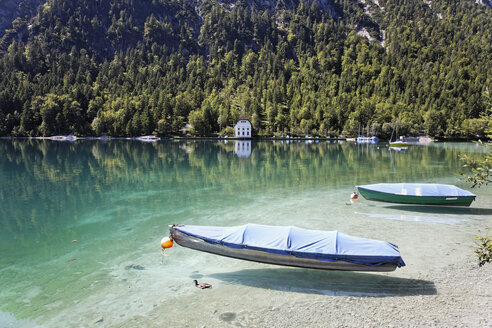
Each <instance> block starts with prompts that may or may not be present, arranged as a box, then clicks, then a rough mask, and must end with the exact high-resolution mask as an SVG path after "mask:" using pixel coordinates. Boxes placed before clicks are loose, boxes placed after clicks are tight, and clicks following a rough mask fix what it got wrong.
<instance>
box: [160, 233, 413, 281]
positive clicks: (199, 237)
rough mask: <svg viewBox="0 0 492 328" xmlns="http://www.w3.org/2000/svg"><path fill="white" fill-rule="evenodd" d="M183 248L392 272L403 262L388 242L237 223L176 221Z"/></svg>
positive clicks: (327, 267)
mask: <svg viewBox="0 0 492 328" xmlns="http://www.w3.org/2000/svg"><path fill="white" fill-rule="evenodd" d="M169 231H170V232H171V237H172V239H173V240H174V241H176V242H177V243H178V244H179V245H180V246H183V247H188V248H191V249H195V250H199V251H203V252H208V253H212V254H216V255H221V256H226V257H232V258H237V259H242V260H248V261H254V262H261V263H268V264H276V265H283V266H293V267H303V268H311V269H323V270H344V271H379V272H388V271H394V270H395V269H396V268H397V267H402V266H404V265H405V263H404V262H403V259H402V258H401V256H400V252H399V250H398V246H396V245H393V244H391V243H389V242H386V241H381V240H373V239H366V238H359V237H352V236H348V235H345V234H343V233H341V232H338V231H319V230H307V229H301V228H297V227H294V226H290V227H279V226H267V225H259V224H246V225H243V226H236V227H216V226H194V225H172V226H170V227H169Z"/></svg>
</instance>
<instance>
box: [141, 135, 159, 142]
mask: <svg viewBox="0 0 492 328" xmlns="http://www.w3.org/2000/svg"><path fill="white" fill-rule="evenodd" d="M135 140H138V141H143V142H156V141H159V140H161V138H159V137H157V136H154V135H148V136H141V137H136V138H135Z"/></svg>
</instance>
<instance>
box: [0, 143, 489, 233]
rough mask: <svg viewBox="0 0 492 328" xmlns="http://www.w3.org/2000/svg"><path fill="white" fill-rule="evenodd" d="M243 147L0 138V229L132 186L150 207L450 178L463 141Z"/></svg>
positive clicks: (79, 209) (44, 220)
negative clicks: (399, 149) (398, 148)
mask: <svg viewBox="0 0 492 328" xmlns="http://www.w3.org/2000/svg"><path fill="white" fill-rule="evenodd" d="M244 146H245V144H243V145H242V146H241V147H244ZM247 147H249V150H248V151H247V153H248V156H244V153H242V154H240V156H238V154H237V149H238V144H237V142H235V141H229V142H227V143H225V142H215V141H198V140H188V141H161V142H157V143H152V144H148V143H138V142H132V141H126V140H112V141H107V142H103V141H77V142H74V143H63V142H54V141H48V140H13V141H12V140H0V154H2V155H1V158H0V185H1V188H0V200H1V202H2V206H1V207H0V221H1V224H2V226H3V227H4V229H2V230H3V231H4V232H7V233H9V232H10V233H14V234H18V233H21V232H27V231H29V232H31V233H35V234H44V233H49V231H50V230H52V229H54V228H55V226H56V225H59V224H62V223H66V221H73V220H81V217H83V215H84V212H87V209H88V207H90V208H97V206H103V205H104V204H111V203H112V202H117V201H121V200H122V199H125V201H127V202H128V206H129V207H131V206H132V204H133V202H136V201H137V200H136V198H138V197H137V196H135V195H137V194H138V193H141V195H142V199H139V200H138V201H139V202H148V204H147V205H148V206H149V207H153V206H159V208H160V209H165V210H170V211H178V210H179V208H180V207H187V206H200V205H201V204H207V203H209V202H211V201H217V198H218V197H224V195H238V197H240V195H241V194H244V193H258V192H261V193H269V192H272V193H277V192H281V193H290V192H292V193H296V192H299V191H303V190H321V191H323V190H330V189H337V188H347V187H350V186H355V185H357V184H366V183H375V182H401V181H408V182H411V181H420V182H438V181H439V179H440V178H445V177H449V176H453V175H456V180H458V179H459V176H458V172H459V171H460V168H461V166H462V163H461V162H460V160H459V157H460V155H461V154H463V153H464V152H466V151H467V150H468V148H466V147H465V149H463V147H464V146H463V145H462V146H460V147H444V146H443V147H425V146H414V147H410V149H408V150H407V151H406V152H404V153H395V152H390V151H388V148H387V145H364V146H360V145H359V146H358V145H355V144H350V143H337V142H325V141H320V142H317V143H316V142H313V143H304V142H295V143H289V144H287V143H286V142H278V141H276V142H267V141H265V142H254V141H253V142H251V143H249V144H247ZM471 147H473V146H471ZM473 156H480V154H479V153H477V152H474V153H473ZM149 192H150V193H149ZM151 192H154V196H152V195H153V194H152V193H151ZM125 193H128V194H131V195H132V196H130V197H126V198H125Z"/></svg>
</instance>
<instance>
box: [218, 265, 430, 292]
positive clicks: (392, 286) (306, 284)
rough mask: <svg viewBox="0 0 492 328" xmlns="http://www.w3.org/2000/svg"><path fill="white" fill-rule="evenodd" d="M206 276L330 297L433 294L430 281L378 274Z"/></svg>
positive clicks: (271, 272) (267, 271)
mask: <svg viewBox="0 0 492 328" xmlns="http://www.w3.org/2000/svg"><path fill="white" fill-rule="evenodd" d="M209 277H211V278H215V279H219V280H222V281H225V282H228V283H231V284H238V285H245V286H251V287H257V288H264V289H274V290H280V291H286V292H297V293H308V294H321V295H332V296H372V297H388V296H412V295H435V294H437V290H436V287H435V285H434V283H433V282H432V281H426V280H418V279H406V278H398V277H391V276H387V275H382V274H378V273H362V272H349V271H323V270H307V269H298V268H280V269H251V270H240V271H235V272H225V273H215V274H211V275H209Z"/></svg>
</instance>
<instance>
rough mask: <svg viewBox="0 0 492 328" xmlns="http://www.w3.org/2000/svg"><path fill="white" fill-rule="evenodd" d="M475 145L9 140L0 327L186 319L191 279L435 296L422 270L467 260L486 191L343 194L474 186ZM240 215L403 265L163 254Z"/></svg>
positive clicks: (271, 289)
mask: <svg viewBox="0 0 492 328" xmlns="http://www.w3.org/2000/svg"><path fill="white" fill-rule="evenodd" d="M481 152H482V149H481V148H479V147H477V146H476V145H475V144H463V143H462V144H451V143H439V144H431V145H428V146H411V147H410V148H409V149H408V150H407V151H406V152H403V153H399V152H393V151H391V152H390V151H388V149H387V146H386V145H384V144H380V145H379V146H378V145H364V146H360V145H359V146H357V145H354V144H349V143H328V142H319V143H314V142H313V143H304V142H297V143H289V144H287V143H280V142H252V143H244V142H243V143H238V142H228V143H227V144H226V143H218V142H211V141H208V142H204V141H202V142H200V141H196V142H195V141H188V142H177V141H161V142H158V143H154V144H146V143H139V142H132V141H123V140H115V141H110V142H100V141H77V142H75V143H63V142H53V141H33V140H14V141H10V140H0V154H1V155H0V202H1V206H0V223H1V229H0V251H1V258H0V311H1V312H0V327H1V326H2V324H3V325H5V326H23V325H24V326H27V327H29V326H32V325H45V326H49V327H56V326H60V327H66V326H74V327H77V326H92V325H93V324H94V323H96V322H98V321H99V323H100V324H101V323H102V324H104V325H112V324H117V323H119V322H121V321H124V320H126V319H128V318H130V317H132V316H135V315H145V313H148V312H149V311H151V310H152V309H153V308H155V307H158V306H160V305H161V304H163V303H166V302H169V301H170V300H172V301H171V303H172V307H171V308H170V309H169V314H168V315H169V317H170V318H173V317H178V316H181V315H182V313H183V311H185V309H187V307H188V306H189V304H188V303H187V302H188V301H189V298H190V297H193V296H194V293H195V292H196V289H195V288H194V287H192V284H191V280H192V279H199V280H203V279H204V280H206V281H207V282H210V283H213V284H214V294H209V295H208V296H207V297H211V298H212V299H220V298H224V297H226V298H227V297H231V296H230V295H232V294H237V295H238V296H237V297H240V295H247V294H248V293H251V292H252V290H254V292H255V293H256V295H258V293H259V294H260V295H264V296H265V297H264V299H265V304H264V305H267V304H269V303H268V300H271V298H269V297H271V296H272V295H273V294H272V293H274V294H275V293H277V292H279V291H280V292H282V293H288V294H287V295H289V297H294V298H295V297H302V295H309V294H321V295H326V296H327V297H333V296H338V295H351V296H392V295H416V294H417V295H419V294H424V295H425V294H432V293H436V292H437V291H436V290H435V288H434V285H433V282H432V281H431V280H425V279H424V280H423V279H420V278H419V277H421V273H422V272H424V271H426V272H432V271H433V270H442V269H443V268H444V267H445V266H446V265H448V263H460V261H462V260H463V258H466V257H470V256H474V254H473V250H472V249H471V247H469V246H471V245H472V243H473V237H474V236H475V235H476V234H477V231H478V230H479V229H483V228H484V227H485V226H490V223H491V219H492V190H491V188H490V187H486V188H481V189H475V190H473V192H474V193H476V194H477V201H475V202H474V203H473V204H472V206H471V207H470V208H446V209H445V208H438V207H423V206H413V207H408V206H401V205H396V204H393V205H391V204H384V203H374V202H368V201H365V200H363V199H360V200H359V201H357V202H355V203H354V204H351V203H350V201H349V195H350V193H351V192H352V191H353V190H354V186H355V185H357V184H369V183H376V182H429V183H431V182H434V183H449V184H455V185H457V186H459V187H462V188H465V189H470V188H469V186H468V185H467V184H466V183H465V182H464V181H463V179H462V178H461V177H460V176H459V175H458V172H459V171H460V169H461V166H462V163H461V162H460V160H459V156H460V155H462V154H465V153H469V154H471V155H472V156H480V154H481ZM247 222H253V223H261V224H272V225H296V226H299V227H304V228H313V229H322V230H340V231H342V232H345V233H348V234H351V235H354V236H360V237H366V238H373V239H382V240H387V241H390V242H393V243H395V244H397V245H398V246H399V247H400V251H401V253H402V256H403V258H404V260H405V262H406V263H407V266H406V267H404V268H402V269H398V270H397V271H395V272H393V273H389V274H366V273H340V272H325V271H315V270H303V269H293V268H279V267H275V266H270V265H264V264H258V263H252V262H244V261H238V260H233V259H228V258H222V257H217V256H214V255H211V254H205V253H200V252H196V251H192V250H189V249H184V248H181V247H179V246H175V247H174V248H173V249H171V250H170V251H167V252H166V256H163V255H162V254H161V251H160V247H159V241H160V239H161V238H162V237H163V236H166V235H168V230H167V226H168V225H169V224H173V223H183V224H201V225H241V224H244V223H247ZM279 277H281V279H279ZM275 295H277V294H275ZM293 295H294V296H293ZM299 295H300V296H299ZM208 301H211V300H210V299H208ZM197 304H198V305H196V304H195V305H196V306H197V308H196V309H195V310H197V311H199V310H200V305H199V303H197ZM242 306H244V304H243V305H242ZM254 306H256V307H261V306H262V304H261V303H260V304H255V305H254ZM231 308H232V310H237V309H234V306H233V305H231ZM101 319H103V321H100V320H101ZM225 321H227V320H225Z"/></svg>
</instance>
